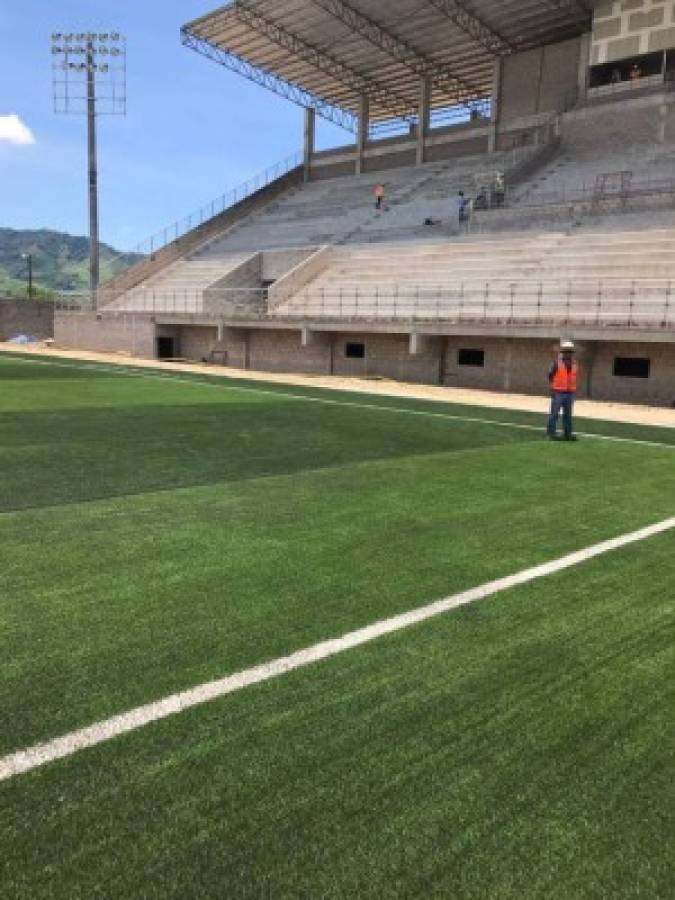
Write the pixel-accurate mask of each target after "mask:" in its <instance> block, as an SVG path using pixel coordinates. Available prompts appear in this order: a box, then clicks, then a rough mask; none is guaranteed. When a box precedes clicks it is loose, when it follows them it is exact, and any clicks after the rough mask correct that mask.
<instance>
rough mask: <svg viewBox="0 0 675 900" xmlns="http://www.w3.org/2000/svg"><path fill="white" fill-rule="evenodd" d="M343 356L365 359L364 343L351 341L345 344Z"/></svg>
mask: <svg viewBox="0 0 675 900" xmlns="http://www.w3.org/2000/svg"><path fill="white" fill-rule="evenodd" d="M345 356H346V357H347V359H365V358H366V345H365V344H356V343H351V342H350V343H348V344H345Z"/></svg>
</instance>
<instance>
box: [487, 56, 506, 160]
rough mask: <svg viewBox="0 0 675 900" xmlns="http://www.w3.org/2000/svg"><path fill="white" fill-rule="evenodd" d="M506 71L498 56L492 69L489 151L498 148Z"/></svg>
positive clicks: (491, 151) (492, 151)
mask: <svg viewBox="0 0 675 900" xmlns="http://www.w3.org/2000/svg"><path fill="white" fill-rule="evenodd" d="M503 72H504V60H503V59H502V57H501V56H498V57H497V59H495V61H494V69H493V71H492V110H491V114H490V134H489V137H488V153H494V152H495V151H496V150H497V138H498V134H499V120H500V119H501V113H502V110H501V105H502V77H503Z"/></svg>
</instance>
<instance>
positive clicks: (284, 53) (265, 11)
mask: <svg viewBox="0 0 675 900" xmlns="http://www.w3.org/2000/svg"><path fill="white" fill-rule="evenodd" d="M598 2H600V0H229V2H227V3H226V4H225V5H224V6H221V7H220V8H219V9H216V10H214V12H212V13H209V14H208V15H205V16H202V17H201V18H200V19H197V20H195V21H194V22H190V23H188V24H187V25H185V26H184V27H183V29H182V40H183V43H184V44H186V45H187V46H188V47H191V48H193V49H194V50H197V51H198V52H200V53H203V54H204V55H206V56H208V57H209V58H211V59H214V60H215V61H216V62H219V63H220V64H222V65H224V66H226V67H227V68H228V69H231V70H233V71H235V72H237V73H239V74H240V75H243V76H244V77H246V78H249V79H250V80H252V81H254V82H257V83H258V84H262V85H263V86H265V87H267V88H269V89H270V90H273V91H275V92H276V93H278V94H281V95H282V96H284V97H286V98H287V99H290V100H292V101H294V102H295V103H298V104H300V105H302V106H306V107H310V108H313V109H315V110H316V111H317V113H318V114H319V115H322V116H324V117H325V118H328V119H330V120H332V121H334V122H337V123H338V124H340V125H343V126H345V127H347V128H351V129H354V127H355V123H356V120H357V118H358V115H359V110H360V108H361V107H360V102H361V97H367V98H368V101H369V115H370V121H371V122H372V123H374V124H377V123H383V122H387V121H391V120H393V119H410V120H411V121H414V120H415V119H416V117H417V113H418V103H419V93H420V76H426V77H428V78H429V79H430V81H431V84H432V85H433V91H432V108H433V109H439V108H447V107H451V106H454V105H457V104H468V103H470V102H471V101H477V100H480V99H482V98H485V97H489V96H490V93H491V88H492V75H493V61H494V59H495V57H498V56H505V55H508V54H511V53H515V52H519V51H522V50H526V49H529V48H532V47H538V46H542V45H543V44H548V43H554V42H556V41H561V40H564V39H566V38H571V37H574V36H576V35H578V34H580V33H581V32H583V31H587V30H589V28H590V20H591V10H592V7H593V6H594V5H597V4H598Z"/></svg>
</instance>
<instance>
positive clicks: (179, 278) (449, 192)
mask: <svg viewBox="0 0 675 900" xmlns="http://www.w3.org/2000/svg"><path fill="white" fill-rule="evenodd" d="M537 153H538V150H537V149H534V150H525V151H520V152H518V153H514V152H513V151H509V152H504V153H497V154H491V155H489V156H488V155H482V156H475V157H466V158H464V159H459V160H455V161H451V162H442V163H430V164H427V165H424V166H421V167H420V166H410V167H405V168H401V169H395V170H392V171H388V172H385V173H381V172H378V173H370V174H365V175H361V176H354V177H351V178H334V179H329V180H325V181H316V182H310V183H308V184H301V185H297V184H296V185H290V186H289V187H288V188H287V189H286V190H285V191H283V192H281V193H280V195H279V196H276V197H274V198H272V199H271V200H270V202H268V203H261V204H259V206H258V207H257V208H255V209H253V210H252V211H250V212H249V213H248V214H247V215H245V216H243V217H241V218H239V219H238V220H237V221H234V222H233V223H231V224H228V227H226V228H224V229H223V230H222V231H221V232H220V233H217V234H214V235H212V236H209V237H208V238H206V239H204V240H203V241H202V242H201V243H200V244H199V245H198V246H196V247H194V248H193V249H191V250H190V252H188V253H187V254H186V255H185V256H183V257H182V258H178V259H172V260H170V262H169V263H168V264H167V265H166V266H164V267H162V268H160V269H159V271H157V272H154V273H152V274H150V275H149V276H148V277H146V278H144V279H143V280H142V281H140V283H138V284H134V285H133V286H131V287H130V288H129V289H127V290H120V289H116V288H115V287H114V285H113V286H112V289H110V288H109V289H107V290H106V289H104V290H103V291H101V294H100V302H99V306H100V307H103V308H106V309H108V310H110V311H126V312H142V311H153V312H157V311H163V310H164V311H170V310H172V309H177V308H178V304H180V305H181V307H182V309H183V310H184V311H185V312H190V313H195V314H197V313H200V312H206V311H207V310H208V306H209V304H208V302H207V300H208V297H207V296H206V294H205V292H207V291H209V290H211V289H213V288H215V287H219V288H220V289H222V290H227V288H228V287H229V286H230V284H229V283H228V276H229V275H230V274H232V273H235V272H236V271H237V270H238V268H239V267H240V265H241V264H242V263H243V262H244V261H245V260H246V259H247V258H250V257H251V256H252V255H253V254H259V253H262V252H265V251H267V250H278V249H281V248H283V249H287V250H289V249H293V248H306V247H307V248H319V247H322V246H325V245H347V244H350V243H357V242H359V243H360V242H364V241H373V242H375V241H383V240H389V241H391V240H415V239H419V238H420V237H424V238H426V239H427V240H428V239H438V240H445V239H447V237H448V236H449V235H450V234H451V233H453V231H456V225H455V226H454V227H453V226H452V225H451V224H450V220H451V209H452V202H453V200H455V202H456V197H457V194H458V192H459V191H460V190H463V191H465V193H466V194H467V196H470V195H472V194H473V193H475V190H476V184H477V180H480V179H481V178H482V179H486V178H487V179H489V178H490V177H493V176H494V174H495V173H496V172H503V173H505V174H506V177H507V179H508V178H509V177H511V175H512V174H513V175H514V177H515V175H516V174H517V173H518V172H519V171H520V170H521V169H522V166H523V164H524V163H526V164H527V163H530V164H532V161H533V160H534V159H535V158H536V157H537ZM379 182H382V183H383V184H384V185H385V188H386V199H385V203H384V205H383V209H382V210H381V211H376V210H375V208H374V198H373V190H374V187H375V185H376V184H378V183H379ZM427 218H432V219H436V220H440V222H441V224H440V225H438V226H437V227H435V228H434V229H433V231H432V233H430V231H429V229H428V228H425V226H424V224H423V223H424V220H425V219H427ZM233 286H236V287H240V286H241V283H240V281H239V280H237V279H235V284H234V285H233ZM250 286H251V288H253V287H254V286H256V283H255V282H254V281H252V282H251V285H250ZM257 286H260V285H259V283H258V284H257ZM240 301H241V295H240ZM251 302H252V303H254V304H255V305H259V299H258V298H255V297H254V293H253V291H252V293H251Z"/></svg>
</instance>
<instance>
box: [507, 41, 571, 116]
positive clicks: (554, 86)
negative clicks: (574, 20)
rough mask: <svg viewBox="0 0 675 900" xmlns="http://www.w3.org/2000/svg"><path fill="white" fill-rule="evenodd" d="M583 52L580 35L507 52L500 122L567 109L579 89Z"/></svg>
mask: <svg viewBox="0 0 675 900" xmlns="http://www.w3.org/2000/svg"><path fill="white" fill-rule="evenodd" d="M580 56H581V40H580V38H574V40H571V41H564V42H563V43H560V44H552V45H550V46H548V47H542V48H538V49H536V50H527V51H525V52H524V53H515V54H514V55H513V56H507V57H506V58H505V59H504V74H503V82H502V103H501V110H500V114H499V121H500V124H503V123H507V122H510V121H513V120H515V119H519V118H522V117H523V116H531V115H535V114H536V113H553V112H557V111H559V110H561V109H563V108H564V106H566V105H567V103H568V102H569V100H570V98H572V97H573V96H574V95H575V94H576V91H577V86H578V77H579V60H580Z"/></svg>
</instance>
